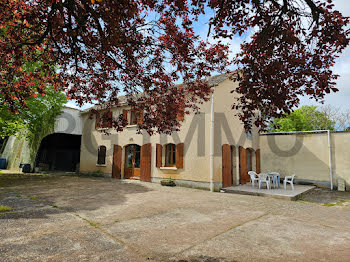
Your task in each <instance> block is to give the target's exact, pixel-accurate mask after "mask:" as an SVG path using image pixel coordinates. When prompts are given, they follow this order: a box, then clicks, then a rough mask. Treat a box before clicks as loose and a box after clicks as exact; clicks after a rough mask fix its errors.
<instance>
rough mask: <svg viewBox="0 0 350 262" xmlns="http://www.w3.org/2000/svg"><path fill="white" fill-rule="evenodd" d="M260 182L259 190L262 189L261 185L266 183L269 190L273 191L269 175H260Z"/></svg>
mask: <svg viewBox="0 0 350 262" xmlns="http://www.w3.org/2000/svg"><path fill="white" fill-rule="evenodd" d="M258 177H259V178H258V181H259V189H260V188H261V184H262V183H265V184H266V188H267V189H271V187H270V178H269V176H268V175H267V174H265V173H262V174H259V175H258Z"/></svg>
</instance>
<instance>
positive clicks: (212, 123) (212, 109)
mask: <svg viewBox="0 0 350 262" xmlns="http://www.w3.org/2000/svg"><path fill="white" fill-rule="evenodd" d="M210 192H214V90H213V93H212V94H211V108H210Z"/></svg>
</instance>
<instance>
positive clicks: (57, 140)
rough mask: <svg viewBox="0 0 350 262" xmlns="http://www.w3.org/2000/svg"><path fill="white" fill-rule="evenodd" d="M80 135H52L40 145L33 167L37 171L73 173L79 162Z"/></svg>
mask: <svg viewBox="0 0 350 262" xmlns="http://www.w3.org/2000/svg"><path fill="white" fill-rule="evenodd" d="M80 145H81V135H72V134H62V133H54V134H51V135H48V136H46V137H45V138H44V139H43V140H42V141H41V144H40V147H39V150H38V153H37V156H36V159H35V167H36V169H37V170H38V171H66V172H67V171H68V172H75V171H76V170H77V169H78V165H79V162H80Z"/></svg>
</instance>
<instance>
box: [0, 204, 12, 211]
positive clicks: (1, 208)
mask: <svg viewBox="0 0 350 262" xmlns="http://www.w3.org/2000/svg"><path fill="white" fill-rule="evenodd" d="M11 209H12V208H11V207H9V206H2V205H0V212H6V211H10V210H11Z"/></svg>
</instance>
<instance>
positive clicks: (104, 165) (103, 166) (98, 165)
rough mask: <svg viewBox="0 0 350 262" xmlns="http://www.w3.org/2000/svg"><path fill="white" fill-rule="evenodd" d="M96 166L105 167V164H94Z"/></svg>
mask: <svg viewBox="0 0 350 262" xmlns="http://www.w3.org/2000/svg"><path fill="white" fill-rule="evenodd" d="M96 166H100V167H106V166H107V165H106V164H103V165H100V164H96Z"/></svg>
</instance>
